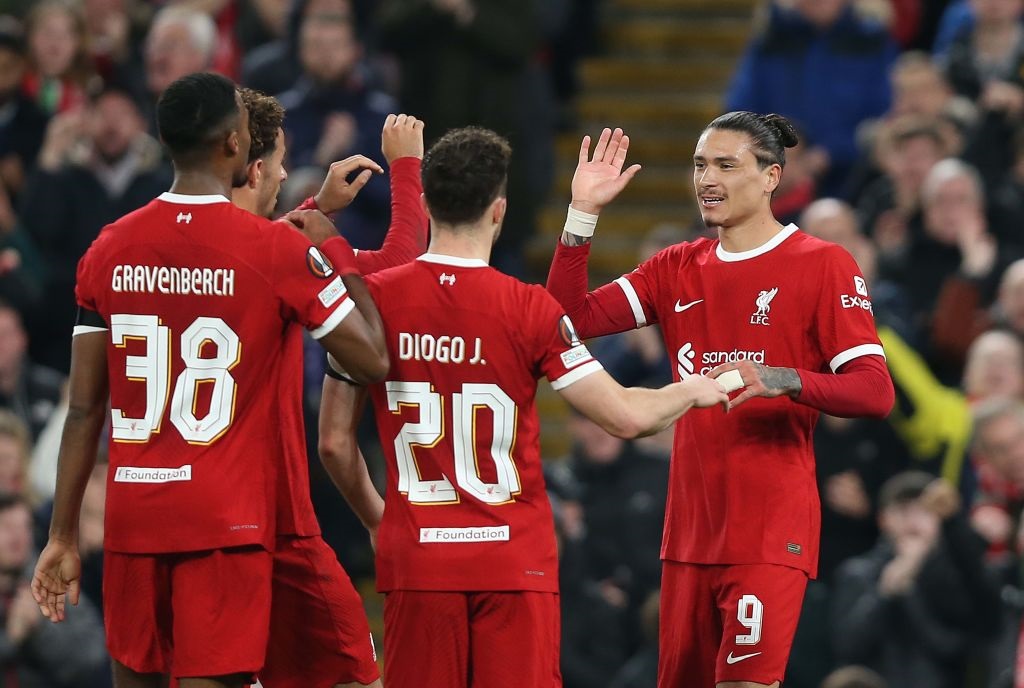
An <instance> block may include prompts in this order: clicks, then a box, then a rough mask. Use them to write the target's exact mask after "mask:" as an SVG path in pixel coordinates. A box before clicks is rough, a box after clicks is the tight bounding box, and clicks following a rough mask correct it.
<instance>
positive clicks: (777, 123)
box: [764, 112, 800, 148]
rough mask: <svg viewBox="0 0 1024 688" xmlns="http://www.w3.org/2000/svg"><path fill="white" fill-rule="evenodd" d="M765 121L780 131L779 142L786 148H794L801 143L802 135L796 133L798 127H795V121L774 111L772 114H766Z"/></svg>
mask: <svg viewBox="0 0 1024 688" xmlns="http://www.w3.org/2000/svg"><path fill="white" fill-rule="evenodd" d="M764 123H765V124H767V125H768V126H770V127H772V128H774V129H775V131H777V132H779V142H781V143H782V145H783V146H785V147H786V148H792V147H794V146H795V145H796V144H798V143H800V137H799V136H798V135H797V133H796V127H794V126H793V123H792V122H790V121H789V120H788V119H786V118H785V117H783V116H782V115H777V114H775V113H774V112H773V113H772V114H770V115H765V116H764Z"/></svg>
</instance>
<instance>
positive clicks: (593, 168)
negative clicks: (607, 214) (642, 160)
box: [572, 129, 640, 214]
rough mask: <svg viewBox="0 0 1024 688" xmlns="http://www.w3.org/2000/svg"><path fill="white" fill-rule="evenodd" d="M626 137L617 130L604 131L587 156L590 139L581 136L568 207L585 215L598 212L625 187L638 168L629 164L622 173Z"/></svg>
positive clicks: (627, 146)
mask: <svg viewBox="0 0 1024 688" xmlns="http://www.w3.org/2000/svg"><path fill="white" fill-rule="evenodd" d="M628 149H629V137H628V136H626V135H625V134H623V133H622V130H621V129H616V130H615V131H612V130H611V129H605V130H604V131H602V132H601V137H600V138H599V139H598V140H597V145H596V146H595V147H594V155H593V157H591V156H590V137H589V136H584V137H583V143H582V144H581V145H580V159H579V163H578V164H577V165H576V173H575V174H574V175H573V177H572V205H573V207H574V208H576V209H577V210H582V211H583V212H587V213H594V214H597V213H600V212H601V210H602V209H603V208H604V207H605V206H606V205H608V204H609V203H611V202H612V201H613V200H614V199H615V197H616V196H618V195H619V193H620V192H621V191H622V190H623V189H624V188H626V185H627V184H629V182H630V180H631V179H633V176H634V175H635V174H636V173H637V172H639V171H640V165H631V166H630V167H629V168H628V169H627V170H626V171H625V172H623V171H622V166H623V165H624V164H625V162H626V151H627V150H628Z"/></svg>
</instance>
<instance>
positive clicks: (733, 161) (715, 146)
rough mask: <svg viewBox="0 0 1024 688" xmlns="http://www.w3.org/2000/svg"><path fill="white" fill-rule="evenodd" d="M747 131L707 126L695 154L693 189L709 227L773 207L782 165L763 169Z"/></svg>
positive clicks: (731, 223) (727, 224)
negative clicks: (772, 197) (770, 205)
mask: <svg viewBox="0 0 1024 688" xmlns="http://www.w3.org/2000/svg"><path fill="white" fill-rule="evenodd" d="M752 143H753V142H752V141H751V140H750V137H749V136H747V135H746V134H744V133H742V132H738V131H727V130H724V129H707V130H706V131H705V132H704V133H703V134H702V135H701V137H700V139H699V140H698V141H697V149H696V150H695V151H694V154H693V189H694V191H695V192H696V193H697V206H698V208H699V209H700V215H701V217H702V218H703V219H704V224H705V225H707V226H708V227H725V228H728V227H733V226H736V225H739V224H742V223H743V222H744V221H746V220H749V219H751V218H752V217H754V216H755V215H757V214H758V213H761V212H764V211H765V210H768V208H769V202H770V200H771V193H772V191H774V190H775V188H776V187H777V186H778V184H779V178H780V175H781V173H782V168H780V167H779V166H778V165H769V166H768V167H766V168H765V169H761V167H760V165H759V164H758V162H757V158H756V157H754V153H753V152H752Z"/></svg>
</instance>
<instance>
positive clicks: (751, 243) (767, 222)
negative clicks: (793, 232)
mask: <svg viewBox="0 0 1024 688" xmlns="http://www.w3.org/2000/svg"><path fill="white" fill-rule="evenodd" d="M781 231H782V225H781V224H779V221H778V220H776V219H775V218H774V217H773V216H772V215H770V214H768V215H758V216H757V217H753V218H751V219H750V220H748V221H746V222H743V223H742V224H738V225H734V226H732V227H719V228H718V240H719V241H720V242H721V244H722V248H723V249H725V250H726V251H728V252H729V253H742V252H744V251H750V250H753V249H755V248H757V247H759V246H763V245H764V244H766V243H768V241H770V240H771V238H772V237H773V236H775V235H776V234H778V233H779V232H781Z"/></svg>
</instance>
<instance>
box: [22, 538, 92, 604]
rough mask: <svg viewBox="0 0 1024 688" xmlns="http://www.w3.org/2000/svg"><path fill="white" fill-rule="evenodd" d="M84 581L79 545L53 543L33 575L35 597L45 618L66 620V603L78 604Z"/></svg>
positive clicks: (50, 543)
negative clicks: (82, 579) (82, 581)
mask: <svg viewBox="0 0 1024 688" xmlns="http://www.w3.org/2000/svg"><path fill="white" fill-rule="evenodd" d="M81 578H82V560H81V558H80V557H79V556H78V546H77V545H72V544H69V543H67V542H62V541H60V540H50V542H48V543H47V544H46V548H45V549H43V552H42V554H40V555H39V560H38V561H37V562H36V570H35V573H34V574H33V575H32V598H33V599H34V600H35V601H36V604H38V605H39V611H41V612H42V613H43V616H45V617H46V618H47V619H49V620H50V621H52V622H53V623H58V622H60V621H63V620H64V608H65V604H66V603H67V602H71V604H73V605H77V604H78V594H79V592H80V586H81Z"/></svg>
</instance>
